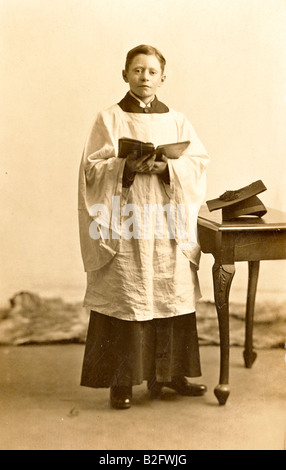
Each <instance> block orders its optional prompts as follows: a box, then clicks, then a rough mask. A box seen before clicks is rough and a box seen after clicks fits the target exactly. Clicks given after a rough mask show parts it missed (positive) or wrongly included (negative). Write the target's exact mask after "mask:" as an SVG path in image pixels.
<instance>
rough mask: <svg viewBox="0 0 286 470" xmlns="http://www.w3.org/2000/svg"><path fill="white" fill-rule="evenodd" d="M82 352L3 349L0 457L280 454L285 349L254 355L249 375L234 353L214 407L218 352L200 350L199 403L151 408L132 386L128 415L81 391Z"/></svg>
mask: <svg viewBox="0 0 286 470" xmlns="http://www.w3.org/2000/svg"><path fill="white" fill-rule="evenodd" d="M83 351H84V346H83V345H76V344H72V345H51V346H22V347H1V348H0V387H1V391H0V393H1V399H0V412H1V416H0V449H1V450H93V449H94V450H141V449H143V450H235V449H237V450H284V449H285V448H286V438H285V429H286V426H285V425H286V363H285V351H284V350H283V349H274V350H259V351H258V358H257V361H256V363H255V364H254V366H253V369H252V370H247V369H245V368H244V366H243V361H242V349H241V348H232V350H231V395H230V397H229V400H228V402H227V404H226V406H225V407H220V406H218V404H217V401H216V398H215V397H214V395H213V388H214V387H215V385H217V382H218V370H219V348H218V347H213V346H208V347H202V348H201V360H202V367H203V377H202V378H201V379H200V380H197V381H198V382H203V383H205V384H206V385H207V386H208V388H209V391H208V393H207V394H206V395H205V396H204V397H202V398H187V397H179V396H177V395H176V394H175V393H173V392H172V391H171V390H168V389H165V393H164V396H163V399H162V400H159V401H158V400H155V401H150V400H149V398H148V395H147V392H146V384H145V383H144V384H142V385H140V386H138V387H134V399H133V406H132V408H131V409H130V410H124V411H116V410H113V409H111V408H110V406H109V391H108V390H107V389H103V390H92V389H87V388H82V387H79V380H80V371H81V362H82V357H83Z"/></svg>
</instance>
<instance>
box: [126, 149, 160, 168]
mask: <svg viewBox="0 0 286 470" xmlns="http://www.w3.org/2000/svg"><path fill="white" fill-rule="evenodd" d="M155 159H156V155H153V154H151V155H144V156H143V157H139V158H137V154H136V152H135V153H130V154H129V155H127V158H126V163H125V166H126V167H127V169H128V170H129V172H130V173H150V172H151V171H152V169H153V167H154V162H155Z"/></svg>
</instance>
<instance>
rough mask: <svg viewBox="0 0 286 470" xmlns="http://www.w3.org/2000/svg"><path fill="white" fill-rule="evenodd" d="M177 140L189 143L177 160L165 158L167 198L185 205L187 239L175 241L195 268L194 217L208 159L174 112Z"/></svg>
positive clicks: (185, 121) (191, 130) (190, 128)
mask: <svg viewBox="0 0 286 470" xmlns="http://www.w3.org/2000/svg"><path fill="white" fill-rule="evenodd" d="M176 120H177V126H178V134H179V139H178V140H179V141H186V140H189V141H190V142H191V144H190V145H189V147H188V148H187V149H186V150H185V152H184V154H183V155H182V156H181V157H180V158H179V159H177V160H171V159H170V160H168V166H169V174H170V200H171V202H172V203H173V204H174V206H175V207H179V206H180V205H183V207H185V208H187V214H188V222H189V227H188V233H189V234H191V236H190V238H189V240H188V239H185V240H183V239H182V238H179V237H178V238H177V240H176V241H177V243H178V245H179V247H180V248H181V250H182V252H183V253H184V254H185V256H187V258H188V259H189V260H190V262H191V263H192V264H193V265H194V266H195V267H197V268H198V266H199V259H200V253H201V251H200V246H199V243H198V240H197V217H198V213H199V210H200V207H201V205H202V203H203V201H204V198H205V195H206V168H207V165H208V163H209V156H208V154H207V151H206V149H205V147H204V145H203V144H202V142H201V141H200V139H199V138H198V136H197V134H196V132H195V130H194V128H193V126H192V124H191V123H190V122H189V121H188V119H187V118H186V117H185V116H184V115H183V114H181V113H177V117H176Z"/></svg>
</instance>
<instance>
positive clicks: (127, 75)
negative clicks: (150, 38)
mask: <svg viewBox="0 0 286 470" xmlns="http://www.w3.org/2000/svg"><path fill="white" fill-rule="evenodd" d="M123 78H124V80H125V82H126V83H129V86H130V90H131V91H132V93H134V95H136V96H138V98H139V99H140V100H141V101H143V102H144V103H145V104H148V103H149V102H150V101H151V100H152V98H153V97H154V96H155V94H156V92H157V89H158V87H159V86H160V85H162V83H163V82H164V81H165V78H166V77H165V75H163V73H162V69H161V64H160V62H159V60H158V59H157V57H156V56H155V55H146V54H138V55H137V56H135V57H134V59H133V60H132V62H131V64H130V65H129V67H128V70H127V71H126V70H123Z"/></svg>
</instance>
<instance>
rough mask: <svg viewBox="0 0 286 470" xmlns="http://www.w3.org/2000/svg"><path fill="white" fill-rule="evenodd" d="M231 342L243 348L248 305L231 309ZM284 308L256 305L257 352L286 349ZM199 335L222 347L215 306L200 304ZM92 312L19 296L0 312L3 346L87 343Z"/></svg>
mask: <svg viewBox="0 0 286 470" xmlns="http://www.w3.org/2000/svg"><path fill="white" fill-rule="evenodd" d="M230 310H231V314H230V342H231V345H232V346H243V345H244V328H245V324H244V318H245V305H242V304H237V303H232V304H231V306H230ZM285 318H286V308H285V305H284V304H281V305H280V304H277V305H273V304H272V303H271V304H270V305H267V304H265V303H263V304H257V305H256V312H255V325H254V345H255V347H256V348H258V349H259V348H275V347H284V345H285V342H286V322H285ZM197 319H198V332H199V338H200V343H201V344H202V345H217V344H219V334H218V322H217V315H216V309H215V305H214V303H212V302H200V303H199V304H198V312H197ZM88 321H89V312H88V311H86V310H85V308H83V307H82V305H81V303H73V304H71V303H66V302H64V301H63V300H62V299H60V298H55V299H45V298H42V297H40V296H38V295H37V294H34V293H31V292H19V293H17V294H16V295H14V296H13V298H12V299H10V308H6V309H2V310H0V344H2V345H25V344H51V343H84V342H85V339H86V333H87V327H88Z"/></svg>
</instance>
